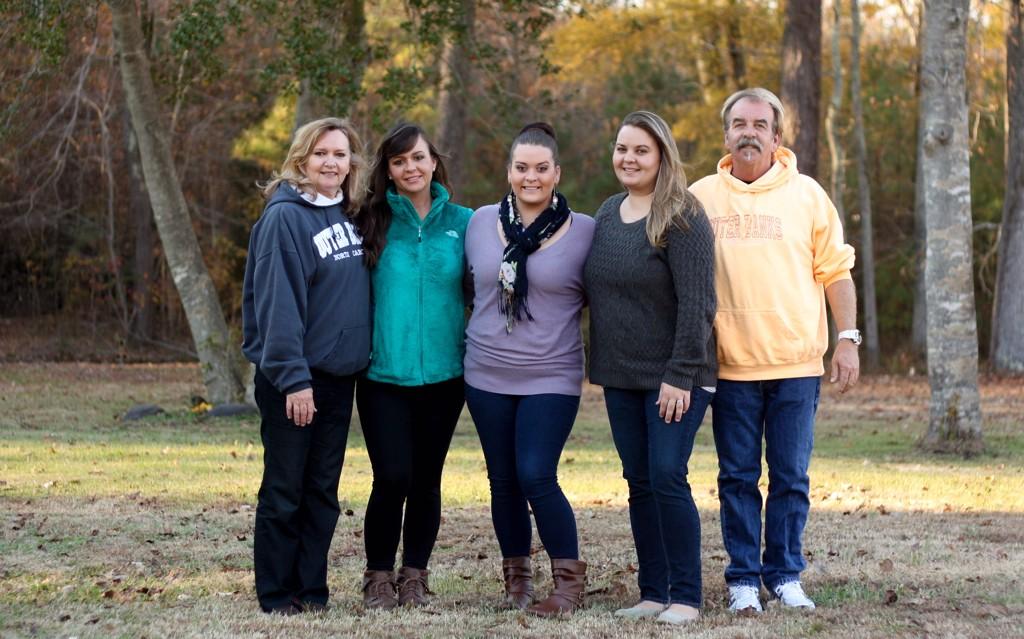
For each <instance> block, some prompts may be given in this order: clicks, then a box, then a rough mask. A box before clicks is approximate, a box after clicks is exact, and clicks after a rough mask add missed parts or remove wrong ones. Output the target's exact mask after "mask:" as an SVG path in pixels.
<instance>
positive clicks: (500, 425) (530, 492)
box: [466, 384, 580, 559]
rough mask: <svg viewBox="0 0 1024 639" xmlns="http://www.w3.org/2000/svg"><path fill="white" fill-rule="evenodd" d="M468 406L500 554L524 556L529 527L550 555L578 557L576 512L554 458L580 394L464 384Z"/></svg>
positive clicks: (571, 423) (565, 438) (565, 437)
mask: <svg viewBox="0 0 1024 639" xmlns="http://www.w3.org/2000/svg"><path fill="white" fill-rule="evenodd" d="M466 406H467V407H468V408H469V412H470V414H471V415H472V416H473V421H474V422H475V423H476V431H477V434H478V435H479V436H480V444H481V446H482V447H483V450H484V458H485V459H486V461H487V479H488V480H489V481H490V484H491V519H492V521H493V522H494V532H495V534H496V535H497V537H498V545H499V546H500V547H501V554H502V556H504V557H506V558H507V557H528V556H529V555H530V541H531V538H532V533H533V531H532V527H531V525H530V509H531V508H532V509H533V516H534V517H535V518H536V520H537V533H538V534H539V535H540V539H541V542H542V543H543V544H544V548H545V549H546V550H547V553H548V556H549V557H551V558H552V559H579V542H578V540H577V537H576V518H575V516H574V515H573V512H572V506H570V505H569V500H567V499H566V498H565V494H564V493H563V492H562V489H561V487H559V485H558V474H557V473H558V459H559V458H560V457H561V455H562V449H563V448H564V447H565V442H566V440H567V439H568V438H569V433H570V432H571V431H572V425H573V422H574V421H575V420H576V412H577V411H578V410H579V406H580V398H579V397H578V396H573V395H559V394H554V393H550V394H542V395H503V394H499V393H491V392H488V391H484V390H480V389H478V388H473V387H472V386H470V385H468V384H467V385H466Z"/></svg>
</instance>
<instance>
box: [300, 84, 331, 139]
mask: <svg viewBox="0 0 1024 639" xmlns="http://www.w3.org/2000/svg"><path fill="white" fill-rule="evenodd" d="M311 85H312V83H311V82H310V81H309V78H303V79H302V80H299V97H298V98H296V100H295V126H293V127H292V133H295V131H296V130H297V129H298V128H299V127H300V126H302V125H303V124H306V123H308V122H312V121H313V120H317V119H319V118H324V117H327V107H326V105H325V104H324V100H323V98H321V97H320V96H319V95H317V94H316V93H315V92H314V91H313V87H312V86H311Z"/></svg>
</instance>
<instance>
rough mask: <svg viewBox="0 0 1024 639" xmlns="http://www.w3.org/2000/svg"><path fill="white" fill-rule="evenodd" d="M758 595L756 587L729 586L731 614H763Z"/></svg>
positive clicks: (758, 590)
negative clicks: (749, 612) (744, 612)
mask: <svg viewBox="0 0 1024 639" xmlns="http://www.w3.org/2000/svg"><path fill="white" fill-rule="evenodd" d="M797 585H799V584H797ZM760 595H761V589H760V588H758V587H757V586H745V585H739V586H729V610H731V611H733V612H743V611H751V612H764V608H762V607H761V599H760ZM811 605H812V606H813V605H814V604H811Z"/></svg>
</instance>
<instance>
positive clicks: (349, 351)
mask: <svg viewBox="0 0 1024 639" xmlns="http://www.w3.org/2000/svg"><path fill="white" fill-rule="evenodd" d="M369 362H370V327H369V326H352V327H350V328H346V329H344V330H342V331H341V333H340V334H339V335H338V341H337V342H336V343H335V344H334V348H333V349H331V352H330V353H329V354H328V355H327V357H325V358H323V359H322V360H320V361H319V362H317V363H316V364H314V365H313V368H316V369H319V370H322V371H324V372H326V373H330V374H332V375H351V374H352V373H357V372H359V371H361V370H363V369H364V368H366V365H367V364H368V363H369Z"/></svg>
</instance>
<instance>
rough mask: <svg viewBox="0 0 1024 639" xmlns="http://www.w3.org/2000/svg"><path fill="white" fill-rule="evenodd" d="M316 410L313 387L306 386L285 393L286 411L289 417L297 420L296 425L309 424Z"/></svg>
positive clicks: (294, 420)
mask: <svg viewBox="0 0 1024 639" xmlns="http://www.w3.org/2000/svg"><path fill="white" fill-rule="evenodd" d="M315 412H316V406H314V405H313V389H312V388H304V389H302V390H300V391H295V392H294V393H288V394H287V395H285V413H286V414H287V415H288V419H290V420H292V421H293V422H295V425H296V426H299V427H302V426H308V425H309V423H310V422H312V421H313V413H315Z"/></svg>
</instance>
